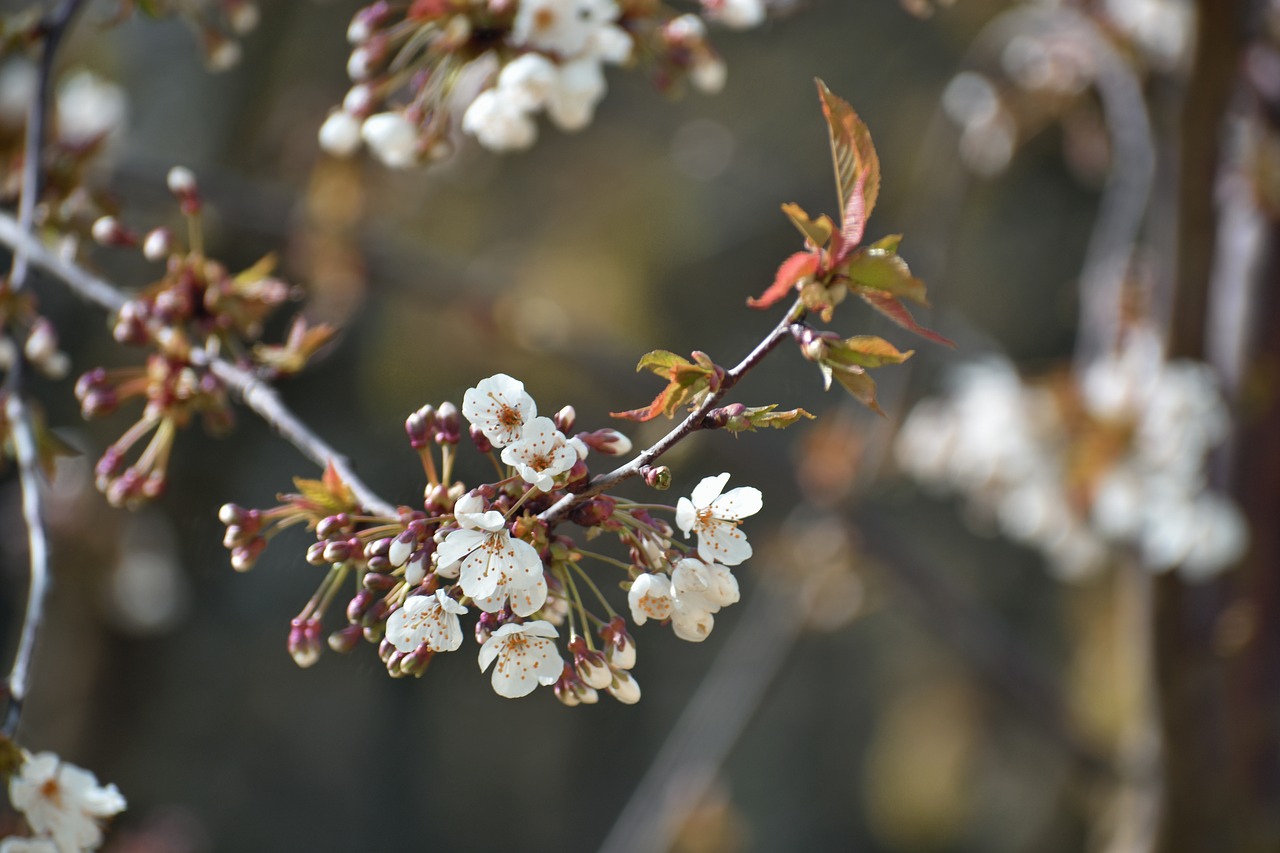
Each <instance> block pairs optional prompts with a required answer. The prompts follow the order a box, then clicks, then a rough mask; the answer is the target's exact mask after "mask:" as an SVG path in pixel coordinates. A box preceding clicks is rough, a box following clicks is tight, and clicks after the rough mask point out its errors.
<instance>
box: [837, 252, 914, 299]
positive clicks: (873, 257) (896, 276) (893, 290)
mask: <svg viewBox="0 0 1280 853" xmlns="http://www.w3.org/2000/svg"><path fill="white" fill-rule="evenodd" d="M845 273H846V275H848V276H849V279H850V287H855V288H861V287H865V288H869V289H871V290H878V291H882V292H884V293H888V294H889V295H890V296H897V297H901V298H903V299H910V300H911V301H912V302H914V303H916V304H917V305H928V304H929V300H928V299H927V298H926V297H925V289H924V282H923V281H921V280H920V279H918V278H916V277H915V276H913V275H912V274H911V268H910V267H908V266H907V262H906V261H904V260H903V259H902V258H901V257H899V256H898V255H897V254H895V253H893V252H888V251H885V250H884V249H877V248H875V247H868V248H866V249H863V250H862V251H860V252H857V253H856V254H854V256H853V257H852V258H850V259H849V262H848V266H847V267H846V268H845Z"/></svg>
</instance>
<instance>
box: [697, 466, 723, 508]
mask: <svg viewBox="0 0 1280 853" xmlns="http://www.w3.org/2000/svg"><path fill="white" fill-rule="evenodd" d="M727 482H729V475H728V474H727V473H725V474H719V475H717V476H715V477H707V478H705V479H703V481H702V482H701V483H699V484H698V485H696V486H694V487H693V493H692V494H691V495H689V498H690V500H692V501H693V506H694V508H695V509H706V508H707V507H709V506H711V502H712V501H714V500H715V499H716V498H718V497H720V493H721V492H723V491H724V484H725V483H727Z"/></svg>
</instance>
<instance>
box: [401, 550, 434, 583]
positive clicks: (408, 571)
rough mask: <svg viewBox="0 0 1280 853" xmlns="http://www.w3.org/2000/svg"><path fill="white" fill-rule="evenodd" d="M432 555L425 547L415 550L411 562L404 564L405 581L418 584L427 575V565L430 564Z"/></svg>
mask: <svg viewBox="0 0 1280 853" xmlns="http://www.w3.org/2000/svg"><path fill="white" fill-rule="evenodd" d="M430 562H431V560H430V557H429V556H428V555H427V552H426V551H425V550H423V549H419V550H417V551H415V552H414V554H413V556H412V557H410V558H409V562H407V563H405V566H404V582H405V583H407V584H408V585H409V586H417V585H418V584H420V583H422V582H423V580H425V579H426V577H427V566H428V565H429V564H430Z"/></svg>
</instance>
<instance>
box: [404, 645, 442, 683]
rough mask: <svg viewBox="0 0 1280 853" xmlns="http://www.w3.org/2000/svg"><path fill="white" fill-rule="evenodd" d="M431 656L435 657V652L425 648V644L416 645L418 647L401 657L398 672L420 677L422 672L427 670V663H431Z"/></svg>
mask: <svg viewBox="0 0 1280 853" xmlns="http://www.w3.org/2000/svg"><path fill="white" fill-rule="evenodd" d="M433 657H435V652H433V651H431V649H429V648H427V647H426V645H425V644H424V645H421V646H418V648H416V649H414V650H413V651H411V652H409V654H407V655H405V656H404V658H403V659H401V661H400V674H401V675H412V676H413V677H414V678H421V677H422V674H423V673H425V672H426V671H427V664H429V663H431V659H432V658H433Z"/></svg>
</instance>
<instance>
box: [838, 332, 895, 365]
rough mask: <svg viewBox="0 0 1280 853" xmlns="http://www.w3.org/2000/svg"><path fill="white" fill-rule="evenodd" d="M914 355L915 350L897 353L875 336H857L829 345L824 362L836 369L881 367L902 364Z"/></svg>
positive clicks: (893, 347)
mask: <svg viewBox="0 0 1280 853" xmlns="http://www.w3.org/2000/svg"><path fill="white" fill-rule="evenodd" d="M914 354H915V350H907V351H906V352H901V351H899V350H898V348H897V347H895V346H894V345H893V344H891V343H889V342H888V341H886V340H885V339H884V338H877V337H876V336H875V335H857V336H855V337H852V338H849V339H847V340H844V341H840V342H839V343H833V344H831V345H830V346H829V347H828V349H827V355H826V358H825V359H824V360H825V361H827V362H829V363H831V365H832V366H833V367H835V368H837V369H839V368H841V367H860V368H866V367H883V366H884V365H886V364H902V362H904V361H906V360H907V359H909V358H911V356H912V355H914Z"/></svg>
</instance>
